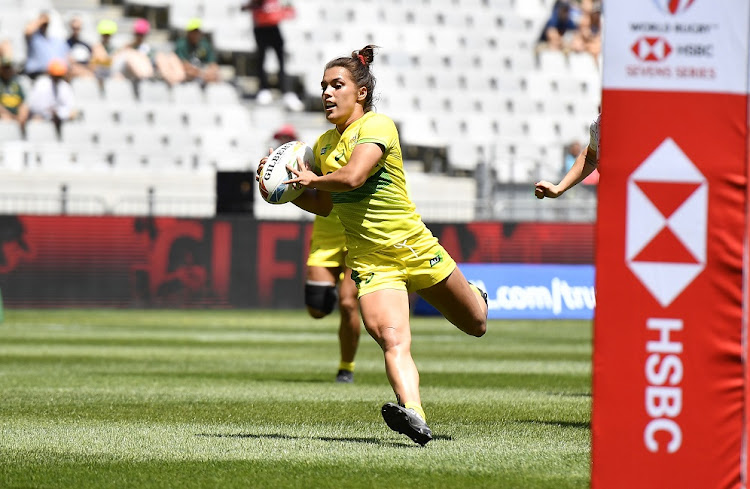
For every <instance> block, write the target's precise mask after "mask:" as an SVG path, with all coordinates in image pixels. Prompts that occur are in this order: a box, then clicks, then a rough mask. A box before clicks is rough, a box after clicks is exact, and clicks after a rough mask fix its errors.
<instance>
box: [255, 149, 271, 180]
mask: <svg viewBox="0 0 750 489" xmlns="http://www.w3.org/2000/svg"><path fill="white" fill-rule="evenodd" d="M271 153H273V148H268V154H269V156H270V155H271ZM266 161H268V156H264V157H263V158H261V159H260V162H259V163H258V169H257V170H255V181H256V182H257V181H259V180H260V171H261V170H262V169H263V165H265V164H266Z"/></svg>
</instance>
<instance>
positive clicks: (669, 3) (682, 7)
mask: <svg viewBox="0 0 750 489" xmlns="http://www.w3.org/2000/svg"><path fill="white" fill-rule="evenodd" d="M693 3H695V0H654V4H656V7H657V8H658V9H659V10H661V11H662V12H664V13H665V14H670V15H677V14H681V13H682V12H684V11H686V10H687V9H689V8H690V6H691V5H692V4H693Z"/></svg>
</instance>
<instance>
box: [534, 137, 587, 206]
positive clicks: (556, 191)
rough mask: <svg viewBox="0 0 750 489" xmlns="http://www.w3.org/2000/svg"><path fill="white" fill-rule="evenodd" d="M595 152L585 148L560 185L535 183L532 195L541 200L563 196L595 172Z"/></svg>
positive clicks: (542, 182)
mask: <svg viewBox="0 0 750 489" xmlns="http://www.w3.org/2000/svg"><path fill="white" fill-rule="evenodd" d="M596 156H597V155H596V150H594V149H592V148H591V147H590V146H586V147H585V148H584V149H583V151H581V153H580V154H579V155H578V157H577V158H576V161H575V163H573V166H572V167H571V168H570V170H568V173H566V174H565V176H564V177H563V179H562V180H560V183H558V184H557V185H555V184H554V183H551V182H548V181H546V180H542V181H540V182H537V183H536V185H535V187H536V188H535V190H534V195H536V198H537V199H543V198H545V197H548V198H551V199H554V198H557V197H559V196H561V195H562V194H564V193H565V192H566V191H567V190H569V189H570V188H571V187H574V186H576V185H578V184H579V183H580V182H582V181H583V180H584V179H586V177H588V176H589V175H591V173H592V172H593V171H594V170H596V167H597V158H596Z"/></svg>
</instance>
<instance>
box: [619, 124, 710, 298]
mask: <svg viewBox="0 0 750 489" xmlns="http://www.w3.org/2000/svg"><path fill="white" fill-rule="evenodd" d="M626 212H627V216H626V231H625V241H626V242H625V260H626V262H627V265H628V268H630V270H631V271H632V272H633V273H634V274H635V276H636V277H638V279H639V280H640V281H641V283H642V284H643V286H644V287H646V289H648V291H649V292H650V293H651V295H653V296H654V298H655V299H656V300H657V301H658V302H659V304H661V305H662V307H667V306H669V304H671V303H672V301H674V300H675V299H676V298H677V297H678V296H679V295H680V294H681V293H682V291H683V290H685V288H686V287H687V286H688V285H690V283H692V281H693V280H695V278H696V277H697V276H698V275H699V274H700V273H701V272H702V271H703V269H704V268H705V266H706V240H707V229H708V222H707V221H708V183H707V181H706V178H705V177H704V176H703V174H702V173H701V172H700V170H698V168H696V166H695V165H694V164H693V162H692V161H690V159H689V158H688V157H687V156H686V155H685V153H683V152H682V150H681V149H680V148H679V146H677V144H676V143H675V142H674V141H673V140H672V139H671V138H667V139H665V140H664V141H663V142H662V143H661V145H659V147H658V148H656V150H654V152H653V153H651V154H650V155H649V156H648V158H646V160H645V161H644V162H643V163H641V165H640V166H639V167H638V168H637V169H636V170H635V171H634V172H633V173H632V174H631V175H630V178H629V179H628V188H627V211H626Z"/></svg>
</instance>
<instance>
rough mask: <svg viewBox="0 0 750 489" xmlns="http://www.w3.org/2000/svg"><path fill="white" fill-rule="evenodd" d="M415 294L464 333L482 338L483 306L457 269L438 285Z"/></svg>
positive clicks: (478, 296) (484, 321)
mask: <svg viewBox="0 0 750 489" xmlns="http://www.w3.org/2000/svg"><path fill="white" fill-rule="evenodd" d="M417 293H418V294H419V295H420V296H422V297H423V298H424V299H425V300H426V301H427V302H429V303H430V304H431V305H432V306H433V307H435V308H436V309H437V310H438V311H440V313H441V314H442V315H443V316H444V317H445V319H447V320H448V321H450V322H451V324H453V325H454V326H456V327H457V328H458V329H460V330H461V331H463V332H464V333H466V334H470V335H472V336H482V335H484V333H485V332H486V331H487V303H486V302H485V300H484V299H483V298H482V297H481V296H480V295H479V293H478V289H475V288H474V286H472V285H470V284H469V283H468V282H467V280H466V277H464V274H463V273H461V270H459V269H458V267H456V269H455V270H453V273H451V274H450V276H449V277H448V278H446V279H445V280H443V281H442V282H440V283H438V284H435V285H433V286H432V287H428V288H426V289H422V290H418V291H417Z"/></svg>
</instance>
